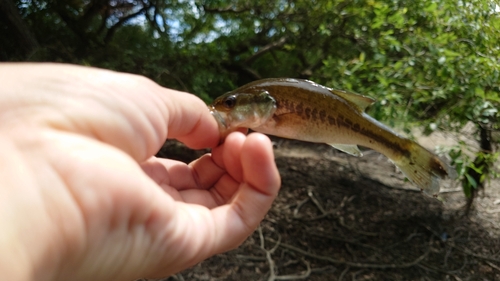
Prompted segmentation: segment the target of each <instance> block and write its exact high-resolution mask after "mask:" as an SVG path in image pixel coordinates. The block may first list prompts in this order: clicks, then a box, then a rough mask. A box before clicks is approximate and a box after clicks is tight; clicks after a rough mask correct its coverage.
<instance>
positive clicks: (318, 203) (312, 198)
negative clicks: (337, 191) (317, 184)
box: [307, 186, 326, 215]
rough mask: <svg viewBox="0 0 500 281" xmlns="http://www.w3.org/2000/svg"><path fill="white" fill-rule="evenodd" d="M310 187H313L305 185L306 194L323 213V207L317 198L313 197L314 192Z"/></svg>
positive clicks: (324, 212) (323, 213)
mask: <svg viewBox="0 0 500 281" xmlns="http://www.w3.org/2000/svg"><path fill="white" fill-rule="evenodd" d="M312 189H313V187H311V186H308V187H307V196H309V198H311V201H313V203H314V205H316V207H317V208H318V209H319V211H320V212H321V214H322V215H325V214H326V211H325V209H324V208H323V206H321V203H320V202H319V201H318V199H316V197H314V193H313V192H312Z"/></svg>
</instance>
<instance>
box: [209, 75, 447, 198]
mask: <svg viewBox="0 0 500 281" xmlns="http://www.w3.org/2000/svg"><path fill="white" fill-rule="evenodd" d="M252 97H253V98H252ZM371 103H373V99H371V98H368V97H365V96H361V95H358V94H353V93H349V92H345V91H340V90H334V89H330V88H327V87H324V86H321V85H318V84H316V83H314V82H311V81H307V80H299V79H287V78H280V79H263V80H258V81H255V82H252V83H249V84H247V85H244V86H242V87H240V88H238V89H236V90H234V91H232V92H229V93H227V94H225V95H223V96H221V97H219V98H218V99H216V100H215V101H214V103H213V105H212V106H211V110H212V113H213V114H214V116H215V117H216V118H218V120H219V124H220V125H221V126H222V127H223V129H222V131H225V132H226V133H227V132H230V131H232V130H234V129H236V128H238V127H246V128H250V129H252V130H255V131H258V132H262V133H265V134H270V135H274V136H279V137H284V138H291V139H297V140H303V141H309V142H317V143H328V144H330V145H332V146H334V147H336V148H338V149H340V150H343V151H345V152H347V153H350V154H353V155H358V156H360V155H361V152H360V151H359V150H358V149H357V145H361V146H365V147H368V148H371V149H374V150H376V151H379V152H380V153H382V154H384V155H386V156H387V157H388V158H389V159H391V160H392V161H393V162H394V163H395V164H396V165H397V166H398V167H399V168H400V169H401V170H402V171H403V172H404V173H405V175H406V176H407V177H408V178H409V179H410V180H412V181H413V182H414V183H416V184H417V185H418V186H419V187H420V188H421V189H422V190H424V191H425V192H426V193H430V194H432V195H435V194H436V193H437V192H438V191H439V178H443V177H445V176H446V175H447V166H446V165H445V164H444V163H442V162H441V161H440V160H439V158H438V157H436V156H435V155H434V154H432V153H431V152H429V151H427V150H426V149H425V148H423V147H421V146H420V145H418V144H417V143H415V142H413V141H411V140H409V139H407V138H404V137H402V136H400V135H398V134H397V133H395V132H393V131H392V130H391V129H390V128H388V127H386V126H385V125H383V124H381V123H380V122H378V121H377V120H375V119H373V118H372V117H370V116H369V115H367V114H366V113H365V112H364V110H365V108H366V107H367V106H369V105H370V104H371ZM256 112H260V113H258V114H256ZM262 113H266V114H262ZM234 115H237V116H239V117H237V118H236V117H234ZM245 116H250V117H249V118H248V120H251V122H250V121H249V122H245V121H244V120H245ZM231 119H238V120H243V121H238V122H231V121H228V120H231ZM220 120H225V121H224V122H225V123H224V122H222V123H224V124H222V123H221V121H220Z"/></svg>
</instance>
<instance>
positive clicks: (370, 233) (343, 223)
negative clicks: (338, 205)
mask: <svg viewBox="0 0 500 281" xmlns="http://www.w3.org/2000/svg"><path fill="white" fill-rule="evenodd" d="M338 221H339V223H340V225H341V226H343V227H345V228H347V229H349V230H350V231H353V232H356V233H358V234H362V235H366V236H377V235H378V233H376V232H368V231H362V230H357V229H354V227H352V226H348V225H346V224H345V222H344V218H343V217H339V219H338Z"/></svg>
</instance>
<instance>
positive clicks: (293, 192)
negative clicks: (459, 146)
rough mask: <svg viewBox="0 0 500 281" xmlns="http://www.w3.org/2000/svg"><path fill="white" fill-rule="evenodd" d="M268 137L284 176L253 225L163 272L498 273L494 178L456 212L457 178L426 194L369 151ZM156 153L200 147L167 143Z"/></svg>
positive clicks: (417, 276)
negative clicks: (218, 249)
mask: <svg viewBox="0 0 500 281" xmlns="http://www.w3.org/2000/svg"><path fill="white" fill-rule="evenodd" d="M277 142H278V145H277V147H276V149H275V154H276V162H277V164H278V167H279V169H280V173H281V176H282V181H283V185H282V189H281V191H280V194H279V196H278V198H277V200H276V201H275V203H274V205H273V207H272V209H271V210H270V212H269V213H268V215H267V216H266V218H265V219H264V221H263V222H262V223H261V225H260V227H259V229H258V230H257V231H255V233H254V234H253V235H252V236H251V237H250V238H249V239H247V241H246V242H244V243H243V245H241V246H240V247H239V248H237V249H235V250H233V251H231V252H228V253H224V254H220V255H217V256H215V257H212V258H210V259H208V260H206V261H204V262H202V263H200V264H198V265H196V266H194V267H193V268H190V269H188V270H185V271H183V272H181V273H179V274H177V275H175V276H171V277H169V278H166V279H162V280H172V281H173V280H464V281H465V280H500V239H499V238H500V224H499V222H500V220H499V218H500V200H499V199H500V188H495V185H496V187H500V183H499V182H493V183H491V184H490V186H489V188H488V189H487V191H486V193H485V194H484V195H483V196H481V198H479V199H478V201H477V202H476V206H477V207H476V209H475V210H474V211H473V212H472V213H471V214H470V215H469V217H464V216H463V206H464V204H465V199H464V197H463V194H462V193H461V191H460V190H459V189H457V187H453V186H448V187H446V186H445V187H444V191H445V192H444V193H442V198H441V200H436V199H433V198H429V197H426V196H424V195H423V194H421V193H419V192H417V191H415V190H414V189H413V187H412V186H411V184H409V183H407V182H405V181H404V180H403V177H402V175H401V174H400V173H398V172H397V171H396V169H395V168H394V166H393V165H392V164H391V163H390V162H389V161H388V160H387V159H386V158H384V157H383V156H381V155H380V154H378V153H376V152H373V151H367V152H365V156H364V157H361V158H354V157H350V156H348V155H345V154H343V153H340V152H337V151H336V150H332V149H331V148H330V147H328V146H326V145H316V144H307V143H300V142H294V141H280V140H278V141H277ZM160 155H162V156H166V157H167V156H168V157H173V158H177V159H181V160H185V161H189V160H190V159H193V158H195V157H197V156H199V155H200V152H192V151H188V150H186V149H185V148H183V147H181V146H179V145H178V144H175V143H171V142H170V143H169V144H168V145H167V147H166V148H165V149H163V150H162V151H161V152H160ZM445 185H450V182H448V183H445Z"/></svg>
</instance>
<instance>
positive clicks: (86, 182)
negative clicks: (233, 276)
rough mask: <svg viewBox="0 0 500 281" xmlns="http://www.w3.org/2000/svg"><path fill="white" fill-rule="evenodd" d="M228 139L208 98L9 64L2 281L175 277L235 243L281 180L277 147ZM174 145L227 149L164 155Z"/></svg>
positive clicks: (2, 120) (3, 120)
mask: <svg viewBox="0 0 500 281" xmlns="http://www.w3.org/2000/svg"><path fill="white" fill-rule="evenodd" d="M218 134H219V131H218V128H217V123H216V121H215V120H214V118H213V117H212V116H211V115H210V113H209V111H208V109H207V108H206V106H205V104H204V103H203V102H202V101H201V100H200V99H198V98H196V97H195V96H192V95H188V94H185V93H181V92H176V91H173V90H169V89H164V88H161V87H159V86H158V85H156V84H155V83H153V82H151V81H149V80H147V79H145V78H142V77H140V76H134V75H128V74H119V73H115V72H111V71H105V70H98V69H92V68H85V67H77V66H69V65H55V64H3V65H1V64H0V149H1V150H2V153H1V154H2V157H0V166H1V167H2V169H0V229H2V231H0V249H1V251H0V276H2V278H5V280H35V279H36V280H69V279H71V280H133V279H135V278H140V277H157V276H167V275H170V274H172V273H175V272H177V271H180V270H182V269H184V268H186V267H189V266H191V265H194V264H196V263H197V262H199V261H201V260H203V259H205V258H207V257H209V256H211V255H214V254H216V253H220V252H223V251H227V250H229V249H231V248H234V247H236V246H237V245H239V244H240V243H241V242H242V241H243V240H244V239H245V238H246V237H247V236H248V235H250V234H251V233H252V232H253V230H254V229H255V228H256V227H257V226H258V224H259V222H260V221H261V220H262V218H263V217H264V215H265V214H266V212H267V210H268V209H269V208H270V206H271V203H272V201H273V200H274V198H275V197H276V195H277V192H278V189H279V185H280V180H279V174H278V171H277V169H276V166H275V164H274V159H273V154H272V147H271V143H270V141H269V139H268V138H267V137H265V136H264V135H261V134H250V135H249V136H245V135H243V134H241V133H233V134H231V135H230V136H228V138H227V139H226V141H225V143H224V144H223V145H221V146H218V147H216V146H217V144H218V141H219V135H218ZM167 136H168V138H177V139H178V140H180V141H182V142H184V143H185V144H187V145H188V146H189V147H191V148H195V149H197V148H203V147H215V148H214V149H213V152H212V154H211V155H210V154H209V155H205V156H203V157H201V158H200V159H198V160H196V161H194V162H193V163H191V164H189V165H186V164H183V163H180V162H176V161H172V160H168V159H157V158H154V157H152V155H154V153H156V152H157V151H158V149H159V148H160V147H161V145H162V144H163V142H164V140H165V139H166V138H167Z"/></svg>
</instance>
